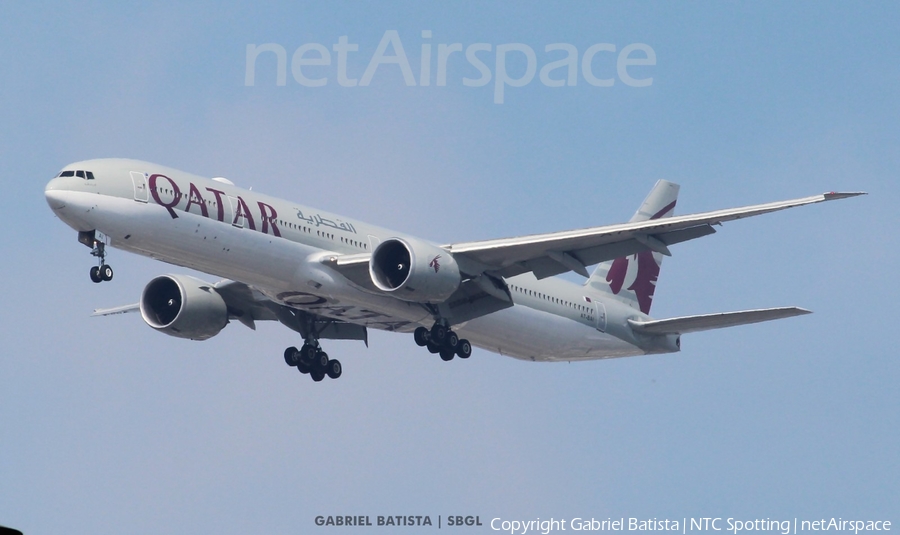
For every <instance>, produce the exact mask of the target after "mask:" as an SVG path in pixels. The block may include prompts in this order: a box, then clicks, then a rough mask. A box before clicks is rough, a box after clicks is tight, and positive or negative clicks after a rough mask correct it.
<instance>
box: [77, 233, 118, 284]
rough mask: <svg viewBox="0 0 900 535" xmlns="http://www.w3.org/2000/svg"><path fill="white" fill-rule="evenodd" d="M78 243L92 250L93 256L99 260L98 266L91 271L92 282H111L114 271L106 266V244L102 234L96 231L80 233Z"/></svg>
mask: <svg viewBox="0 0 900 535" xmlns="http://www.w3.org/2000/svg"><path fill="white" fill-rule="evenodd" d="M78 241H79V242H80V243H83V244H84V245H87V246H88V247H90V248H91V256H94V257H96V258H97V259H98V262H99V263H98V265H96V266H94V267H92V268H91V270H90V275H91V280H92V281H93V282H98V283H99V282H103V281H111V280H112V278H113V269H112V268H111V267H110V266H108V265H107V264H106V243H105V239H104V237H103V235H102V234H100V233H98V232H97V231H96V230H91V231H88V232H79V233H78Z"/></svg>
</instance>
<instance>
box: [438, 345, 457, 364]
mask: <svg viewBox="0 0 900 535" xmlns="http://www.w3.org/2000/svg"><path fill="white" fill-rule="evenodd" d="M440 352H441V360H443V361H446V362H449V361H451V360H453V355H455V354H456V352H455V351H453V348H451V347H442V348H441V350H440Z"/></svg>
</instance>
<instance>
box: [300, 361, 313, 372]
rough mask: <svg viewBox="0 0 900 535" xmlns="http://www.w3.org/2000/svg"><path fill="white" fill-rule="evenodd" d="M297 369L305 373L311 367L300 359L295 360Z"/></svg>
mask: <svg viewBox="0 0 900 535" xmlns="http://www.w3.org/2000/svg"><path fill="white" fill-rule="evenodd" d="M297 371H298V372H300V373H302V374H307V373H309V372H310V371H311V369H310V367H309V364H304V362H303V361H302V360H301V361H299V362H297Z"/></svg>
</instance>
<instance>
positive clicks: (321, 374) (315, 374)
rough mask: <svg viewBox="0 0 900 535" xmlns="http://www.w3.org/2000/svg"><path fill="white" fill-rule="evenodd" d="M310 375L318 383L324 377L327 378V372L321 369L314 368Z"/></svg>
mask: <svg viewBox="0 0 900 535" xmlns="http://www.w3.org/2000/svg"><path fill="white" fill-rule="evenodd" d="M309 376H310V377H312V380H313V381H315V382H317V383H318V382H319V381H321V380H322V379H324V378H325V372H323V371H320V370H313V371H311V372H309Z"/></svg>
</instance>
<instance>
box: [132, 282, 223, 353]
mask: <svg viewBox="0 0 900 535" xmlns="http://www.w3.org/2000/svg"><path fill="white" fill-rule="evenodd" d="M141 316H142V317H143V318H144V321H145V322H146V323H147V325H149V326H151V327H153V328H154V329H156V330H157V331H160V332H164V333H166V334H168V335H169V336H177V337H178V338H190V339H191V340H206V339H207V338H212V337H213V336H215V335H217V334H219V331H221V330H222V328H223V327H225V325H226V324H227V323H228V306H227V305H226V304H225V300H224V299H222V296H221V295H219V293H218V292H216V289H215V288H214V287H213V285H212V284H209V283H207V282H204V281H202V280H200V279H195V278H194V277H188V276H187V275H161V276H159V277H156V278H155V279H153V280H151V281H150V282H149V283H147V286H145V287H144V292H143V293H142V294H141Z"/></svg>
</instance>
